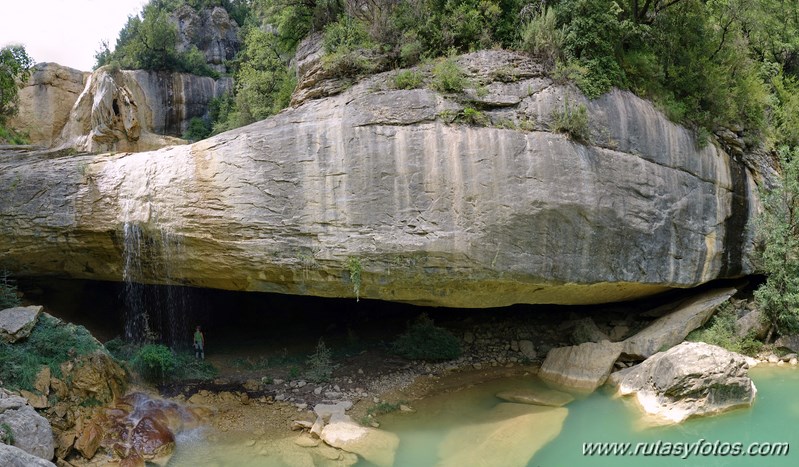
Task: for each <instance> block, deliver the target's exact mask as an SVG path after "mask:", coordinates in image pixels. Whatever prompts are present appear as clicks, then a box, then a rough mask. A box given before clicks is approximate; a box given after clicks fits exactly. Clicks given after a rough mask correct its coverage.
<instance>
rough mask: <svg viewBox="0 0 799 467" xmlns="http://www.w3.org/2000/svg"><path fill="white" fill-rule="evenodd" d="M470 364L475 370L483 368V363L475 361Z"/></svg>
mask: <svg viewBox="0 0 799 467" xmlns="http://www.w3.org/2000/svg"><path fill="white" fill-rule="evenodd" d="M472 366H473V367H474V369H475V370H481V369H482V368H483V365H482V364H481V363H475V364H474V365H472Z"/></svg>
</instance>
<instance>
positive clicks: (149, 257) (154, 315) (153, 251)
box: [122, 221, 190, 348]
mask: <svg viewBox="0 0 799 467" xmlns="http://www.w3.org/2000/svg"><path fill="white" fill-rule="evenodd" d="M122 231H123V238H124V243H123V245H124V246H123V258H122V259H123V279H124V281H125V287H124V295H125V296H124V302H125V308H126V309H125V328H124V329H125V338H126V340H128V341H132V342H138V343H141V342H145V341H150V342H162V343H164V344H167V345H169V346H170V347H173V348H175V347H179V346H181V345H182V344H186V343H187V342H186V339H185V336H187V335H188V331H189V330H188V327H187V323H186V315H187V313H188V311H189V302H190V297H189V295H190V294H189V292H188V291H187V289H186V288H185V287H178V286H173V285H167V286H148V285H145V284H146V283H147V282H148V278H154V277H158V278H160V279H162V280H163V279H166V281H168V282H173V280H172V279H173V278H174V277H176V274H175V271H174V267H173V264H174V261H173V259H174V258H176V257H177V255H180V254H181V250H182V244H181V241H180V238H179V237H177V236H176V235H173V234H170V232H168V231H166V230H164V229H156V230H155V232H151V231H149V230H147V229H146V228H145V227H144V226H142V225H141V224H139V223H136V222H132V221H128V222H125V223H124V224H123V227H122Z"/></svg>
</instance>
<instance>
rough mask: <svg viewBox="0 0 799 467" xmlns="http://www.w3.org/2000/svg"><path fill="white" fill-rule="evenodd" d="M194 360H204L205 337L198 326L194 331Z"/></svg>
mask: <svg viewBox="0 0 799 467" xmlns="http://www.w3.org/2000/svg"><path fill="white" fill-rule="evenodd" d="M194 358H198V359H203V360H205V336H204V335H203V332H202V330H201V329H200V326H197V330H196V331H194Z"/></svg>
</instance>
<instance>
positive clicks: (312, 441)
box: [294, 434, 319, 448]
mask: <svg viewBox="0 0 799 467" xmlns="http://www.w3.org/2000/svg"><path fill="white" fill-rule="evenodd" d="M294 444H296V445H297V446H301V447H304V448H315V447H316V446H319V438H313V437H311V436H310V435H306V434H303V435H300V436H298V437H296V438H294Z"/></svg>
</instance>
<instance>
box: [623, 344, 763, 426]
mask: <svg viewBox="0 0 799 467" xmlns="http://www.w3.org/2000/svg"><path fill="white" fill-rule="evenodd" d="M748 370H749V365H748V364H747V362H746V358H745V357H744V356H743V355H740V354H737V353H734V352H730V351H728V350H725V349H722V348H721V347H717V346H714V345H709V344H705V343H703V342H683V343H682V344H680V345H678V346H676V347H673V348H671V349H669V350H668V351H666V352H660V353H658V354H655V355H653V356H652V357H650V358H648V359H646V360H645V361H644V362H643V363H641V364H639V365H636V366H634V367H631V368H627V369H625V370H622V371H621V372H619V373H620V375H619V376H618V377H614V380H615V384H617V385H618V393H619V394H620V395H623V396H626V395H634V396H635V398H636V400H637V401H638V403H639V404H640V406H641V407H642V408H643V410H644V411H645V412H646V413H647V414H650V415H652V416H653V417H654V418H655V419H657V420H661V421H665V422H669V423H679V422H682V421H683V420H685V419H687V418H689V417H695V416H702V415H713V414H716V413H719V412H723V411H726V410H730V409H733V408H736V407H745V406H750V405H752V403H753V402H754V399H755V394H756V392H757V390H756V388H755V384H754V383H753V382H752V380H751V379H750V378H749V374H748Z"/></svg>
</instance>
